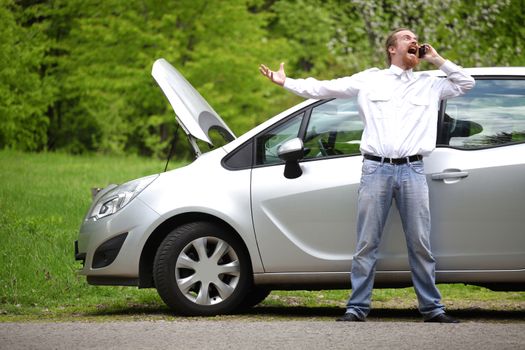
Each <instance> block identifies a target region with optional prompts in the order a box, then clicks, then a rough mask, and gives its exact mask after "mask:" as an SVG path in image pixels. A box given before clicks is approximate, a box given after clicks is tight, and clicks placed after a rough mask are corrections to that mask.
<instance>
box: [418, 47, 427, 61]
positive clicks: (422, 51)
mask: <svg viewBox="0 0 525 350" xmlns="http://www.w3.org/2000/svg"><path fill="white" fill-rule="evenodd" d="M426 53H427V45H421V46H420V47H419V49H418V51H417V57H419V58H423V56H425V54H426Z"/></svg>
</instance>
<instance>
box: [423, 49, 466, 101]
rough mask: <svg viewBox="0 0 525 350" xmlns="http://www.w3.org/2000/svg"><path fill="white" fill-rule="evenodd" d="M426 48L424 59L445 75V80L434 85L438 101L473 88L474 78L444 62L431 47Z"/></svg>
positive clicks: (447, 61)
mask: <svg viewBox="0 0 525 350" xmlns="http://www.w3.org/2000/svg"><path fill="white" fill-rule="evenodd" d="M427 46H428V48H429V49H427V53H426V54H425V57H424V59H425V60H426V61H428V62H430V63H432V64H434V65H435V66H436V67H437V68H439V69H440V70H441V71H443V72H444V73H445V74H446V75H447V78H446V79H439V80H438V82H437V84H436V88H437V89H438V90H439V93H440V99H442V100H443V99H447V98H451V97H456V96H460V95H463V94H464V93H466V92H467V91H469V90H470V89H472V88H473V87H474V85H475V84H476V82H475V80H474V78H472V76H470V74H468V73H467V72H466V71H465V70H464V69H463V68H462V67H460V66H458V65H456V64H455V63H452V62H451V61H449V60H445V59H444V58H443V57H441V56H440V55H439V54H438V53H437V52H436V50H435V49H434V48H433V47H432V46H430V45H427Z"/></svg>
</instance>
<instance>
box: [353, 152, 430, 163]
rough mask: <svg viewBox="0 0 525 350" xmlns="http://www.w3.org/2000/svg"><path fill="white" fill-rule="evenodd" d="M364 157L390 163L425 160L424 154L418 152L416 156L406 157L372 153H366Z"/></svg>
mask: <svg viewBox="0 0 525 350" xmlns="http://www.w3.org/2000/svg"><path fill="white" fill-rule="evenodd" d="M363 157H365V159H368V160H375V161H376V162H381V161H382V162H384V163H390V164H406V163H412V162H418V161H420V160H423V156H421V155H419V154H416V155H415V156H410V157H405V158H386V157H378V156H374V155H371V154H365V155H364V156H363Z"/></svg>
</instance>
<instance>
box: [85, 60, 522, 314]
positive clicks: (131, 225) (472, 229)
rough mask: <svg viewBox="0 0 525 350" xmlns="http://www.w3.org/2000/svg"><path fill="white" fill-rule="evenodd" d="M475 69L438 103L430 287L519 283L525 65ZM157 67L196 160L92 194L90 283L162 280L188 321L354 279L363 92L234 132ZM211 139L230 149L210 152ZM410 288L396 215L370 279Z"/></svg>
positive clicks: (512, 286)
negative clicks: (205, 148)
mask: <svg viewBox="0 0 525 350" xmlns="http://www.w3.org/2000/svg"><path fill="white" fill-rule="evenodd" d="M468 72H469V73H470V74H472V76H474V77H475V78H476V80H477V83H476V87H475V88H474V89H473V90H472V91H470V92H469V93H468V94H466V95H464V96H462V97H458V98H455V99H451V100H448V101H446V102H442V104H441V108H440V111H439V121H438V123H439V125H438V135H437V139H436V142H437V148H436V150H435V151H434V152H433V153H432V155H431V156H429V157H428V158H426V159H425V167H426V172H427V178H428V183H429V187H430V200H431V209H432V234H431V237H432V249H433V252H434V255H435V257H436V260H437V274H436V278H437V282H438V283H468V284H474V285H480V286H486V287H488V288H491V289H494V290H525V210H524V205H525V68H475V69H468ZM430 73H431V74H435V75H440V74H442V73H441V72H439V71H432V72H430ZM152 75H153V77H154V78H155V80H156V81H157V83H158V84H159V86H160V87H161V88H162V90H163V92H164V93H165V95H166V96H167V98H168V100H169V101H170V103H171V105H172V106H173V109H174V111H175V114H176V119H177V121H178V123H179V124H180V125H181V126H182V128H183V129H184V131H185V132H186V133H187V135H188V138H189V140H190V142H191V144H192V147H193V149H194V150H195V153H196V155H197V158H196V160H195V161H194V162H193V163H191V164H189V165H187V166H185V167H182V168H179V169H176V170H172V171H168V172H164V173H161V174H156V175H151V176H148V177H144V178H140V179H137V180H133V181H130V182H128V183H125V184H122V185H119V186H117V185H110V186H108V187H106V188H105V189H103V190H101V191H100V192H99V193H98V194H97V195H96V196H95V198H94V201H93V203H92V205H91V208H90V209H89V211H88V213H87V215H86V217H85V219H84V221H83V223H82V226H81V228H80V233H79V236H78V241H76V242H75V250H76V251H75V253H76V259H77V260H82V262H83V268H82V269H81V271H80V274H82V275H86V276H87V281H88V283H90V284H94V285H127V286H137V287H139V288H152V287H153V288H156V289H157V290H158V293H159V294H160V296H161V298H162V299H163V300H164V301H165V302H166V304H167V305H169V306H170V307H171V308H173V309H174V310H175V311H176V312H178V313H180V314H188V315H214V314H220V313H228V312H234V311H236V310H239V309H240V308H246V307H250V306H253V305H255V304H257V303H259V302H260V301H262V300H263V299H264V298H265V297H266V296H267V295H268V293H269V292H270V291H271V290H275V289H281V290H282V289H290V290H292V289H335V288H345V289H347V288H350V267H351V264H352V254H353V252H354V249H355V242H356V238H355V235H356V231H355V226H356V225H355V213H356V202H357V200H356V195H357V189H358V186H359V181H360V175H361V163H362V156H361V154H360V153H359V142H360V139H361V134H362V131H363V124H362V122H361V120H360V118H359V115H358V112H357V105H356V101H355V100H354V99H327V100H307V101H304V102H303V103H301V104H299V105H297V106H295V107H292V108H290V109H288V110H286V111H284V112H282V113H280V114H279V115H277V116H275V117H273V118H271V119H269V120H268V121H266V122H264V123H262V124H261V125H259V126H257V127H255V128H254V129H252V130H251V131H249V132H247V133H246V134H244V135H242V136H240V137H238V138H236V137H235V136H234V134H233V133H232V131H231V130H230V129H229V128H228V127H227V126H226V124H225V123H224V122H223V121H222V120H221V119H220V118H219V116H218V115H217V113H216V112H215V111H214V110H213V109H212V108H211V107H210V106H209V105H208V104H207V103H206V101H204V99H203V98H202V97H201V95H200V94H199V93H198V92H197V91H196V90H195V89H194V88H193V87H192V86H191V85H190V84H189V83H188V81H186V80H185V79H184V77H183V76H182V75H181V74H180V73H179V72H178V71H177V70H176V69H175V68H173V67H172V66H171V65H170V64H169V63H168V62H167V61H165V60H164V59H159V60H157V61H156V62H155V63H154V65H153V70H152ZM283 93H284V92H283ZM211 134H215V135H220V136H221V137H223V138H224V140H225V145H224V146H222V147H217V148H215V149H214V150H212V151H209V152H207V153H201V150H200V147H199V143H201V144H202V142H204V143H208V144H212V139H211V136H210V135H211ZM214 137H215V138H217V136H214ZM410 285H411V278H410V270H409V266H408V258H407V251H406V246H405V239H404V235H403V230H402V227H401V222H400V219H399V215H398V214H397V213H396V210H395V209H393V210H391V215H390V217H389V218H388V223H387V225H386V228H385V232H384V236H383V241H382V245H381V249H380V254H379V260H378V265H377V274H376V280H375V286H376V287H405V286H410Z"/></svg>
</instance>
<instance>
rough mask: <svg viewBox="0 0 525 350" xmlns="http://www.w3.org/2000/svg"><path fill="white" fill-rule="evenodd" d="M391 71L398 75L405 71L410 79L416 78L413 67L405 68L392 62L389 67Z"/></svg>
mask: <svg viewBox="0 0 525 350" xmlns="http://www.w3.org/2000/svg"><path fill="white" fill-rule="evenodd" d="M389 70H390V72H391V73H393V74H395V75H397V76H398V77H401V75H402V74H403V73H406V76H407V77H408V79H409V80H412V79H414V71H413V70H412V69H407V70H404V69H403V68H401V67H398V66H396V65H395V64H392V65H391V66H390V68H389Z"/></svg>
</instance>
